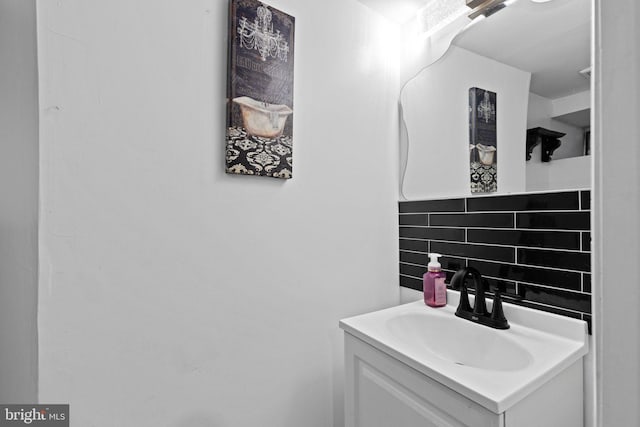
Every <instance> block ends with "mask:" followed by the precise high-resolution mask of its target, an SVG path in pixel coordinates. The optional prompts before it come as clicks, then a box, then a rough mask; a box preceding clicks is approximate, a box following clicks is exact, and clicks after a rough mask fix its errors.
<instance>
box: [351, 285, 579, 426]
mask: <svg viewBox="0 0 640 427" xmlns="http://www.w3.org/2000/svg"><path fill="white" fill-rule="evenodd" d="M447 299H448V304H447V305H446V306H444V307H441V308H432V307H428V306H426V305H425V304H424V302H422V301H416V302H414V303H410V304H404V305H400V306H396V307H392V308H388V309H385V310H379V311H376V312H373V313H368V314H363V315H360V316H355V317H351V318H348V319H343V320H341V321H340V327H341V328H342V329H343V330H344V331H345V332H346V333H347V334H350V335H352V336H353V337H355V338H357V339H359V340H361V341H364V342H365V343H367V344H369V345H371V346H373V347H375V348H376V349H378V350H380V351H382V352H384V353H386V354H388V355H389V356H391V357H393V358H395V359H397V360H399V361H401V362H402V363H404V364H405V365H408V366H410V367H412V368H414V369H415V370H417V371H419V372H421V373H423V374H425V375H427V376H428V377H430V378H431V379H433V380H436V381H438V382H440V383H441V384H443V385H445V386H447V387H449V388H450V389H452V390H454V391H456V392H458V393H459V394H462V395H463V396H465V397H467V398H469V399H471V400H473V401H474V402H476V403H478V404H480V405H482V406H484V407H485V408H487V409H489V410H490V411H492V412H494V413H496V414H499V413H502V412H504V411H505V410H506V409H508V408H510V407H512V406H513V405H514V404H515V403H517V402H519V401H520V400H522V399H523V398H524V397H525V396H527V395H528V394H529V393H531V392H532V391H534V390H536V389H537V388H539V387H540V386H541V385H542V384H545V383H546V382H547V381H550V380H551V379H552V378H553V377H554V376H556V375H558V374H559V373H560V372H562V371H563V370H565V369H567V368H568V367H569V366H571V365H573V364H574V363H575V362H576V361H578V360H579V359H580V358H582V357H583V356H584V355H585V354H587V352H588V341H587V337H588V335H587V326H586V323H585V322H583V321H580V320H576V319H571V318H568V317H564V316H558V315H555V314H551V313H546V312H542V311H539V310H532V309H529V308H526V307H520V306H517V305H513V304H508V303H503V309H504V313H505V316H506V318H507V319H508V320H509V324H510V325H511V327H510V328H509V329H506V330H498V329H492V328H489V327H487V326H484V325H480V324H477V323H473V322H470V321H468V320H465V319H461V318H459V317H456V316H455V310H456V307H457V304H458V299H459V294H458V293H457V292H454V291H448V292H447ZM487 305H488V306H489V307H488V308H489V309H491V307H490V301H487Z"/></svg>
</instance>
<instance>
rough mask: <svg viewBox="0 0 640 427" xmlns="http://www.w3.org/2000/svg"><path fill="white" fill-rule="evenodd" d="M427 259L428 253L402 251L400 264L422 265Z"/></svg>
mask: <svg viewBox="0 0 640 427" xmlns="http://www.w3.org/2000/svg"><path fill="white" fill-rule="evenodd" d="M426 257H427V254H426V253H421V252H406V251H400V262H404V263H409V264H418V265H422V264H424V262H425V261H424V260H425V258H426Z"/></svg>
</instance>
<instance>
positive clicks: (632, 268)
mask: <svg viewBox="0 0 640 427" xmlns="http://www.w3.org/2000/svg"><path fill="white" fill-rule="evenodd" d="M595 6H596V22H595V30H596V32H595V49H594V54H595V61H594V76H595V79H596V80H595V88H594V92H595V94H594V95H595V96H594V110H595V111H594V113H593V118H592V123H593V124H594V126H593V128H592V135H593V136H594V143H593V151H592V152H593V153H594V156H593V157H594V191H593V216H592V218H593V229H594V233H593V247H594V257H593V258H594V262H593V289H594V299H593V302H594V304H593V305H594V326H595V337H596V368H597V371H596V374H597V417H596V419H597V421H598V424H597V425H598V426H599V427H610V426H637V425H640V406H638V396H639V395H640V366H639V365H638V357H639V356H640V326H639V325H640V310H639V309H638V307H640V287H639V286H638V283H640V263H638V259H639V258H640V216H639V215H638V212H640V145H639V144H638V140H639V139H640V122H639V121H638V117H639V116H640V82H639V81H638V75H640V4H639V3H638V2H637V1H636V0H620V1H616V2H610V1H606V0H595Z"/></svg>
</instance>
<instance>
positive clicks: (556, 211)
mask: <svg viewBox="0 0 640 427" xmlns="http://www.w3.org/2000/svg"><path fill="white" fill-rule="evenodd" d="M583 212H584V213H586V212H591V209H580V208H578V209H529V210H524V211H518V210H503V211H467V210H466V207H465V210H464V211H415V212H398V214H399V215H420V214H432V215H466V214H469V215H475V214H506V213H515V214H519V213H526V214H530V213H541V214H544V213H583Z"/></svg>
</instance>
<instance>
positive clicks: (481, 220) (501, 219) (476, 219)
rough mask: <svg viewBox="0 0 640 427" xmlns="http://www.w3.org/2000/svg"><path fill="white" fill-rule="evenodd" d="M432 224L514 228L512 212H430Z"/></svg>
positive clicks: (430, 222)
mask: <svg viewBox="0 0 640 427" xmlns="http://www.w3.org/2000/svg"><path fill="white" fill-rule="evenodd" d="M429 224H430V225H432V226H435V225H440V226H450V227H488V228H513V214H512V213H476V214H430V215H429Z"/></svg>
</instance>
